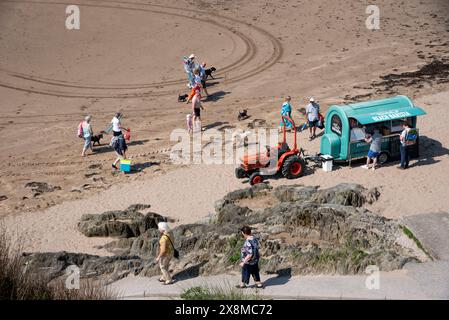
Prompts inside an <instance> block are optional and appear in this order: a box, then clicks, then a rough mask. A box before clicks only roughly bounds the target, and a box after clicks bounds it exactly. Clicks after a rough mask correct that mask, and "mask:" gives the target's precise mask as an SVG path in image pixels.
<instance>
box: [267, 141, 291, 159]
mask: <svg viewBox="0 0 449 320" xmlns="http://www.w3.org/2000/svg"><path fill="white" fill-rule="evenodd" d="M265 148H266V149H267V157H270V151H271V147H270V146H268V145H267V146H265ZM287 151H290V147H289V146H288V144H286V143H280V144H279V148H278V157H281V156H282V155H283V154H284V153H286V152H287Z"/></svg>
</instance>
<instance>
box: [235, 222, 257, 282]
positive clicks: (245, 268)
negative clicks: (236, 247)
mask: <svg viewBox="0 0 449 320" xmlns="http://www.w3.org/2000/svg"><path fill="white" fill-rule="evenodd" d="M240 232H241V234H242V236H243V237H244V238H245V242H244V243H243V247H242V249H241V262H240V267H241V268H242V282H241V283H240V285H238V286H237V288H241V289H244V288H246V287H247V286H248V284H249V278H250V276H253V279H254V281H255V282H256V287H257V288H263V285H262V283H261V282H260V274H259V258H260V255H259V241H258V240H257V238H256V237H254V236H253V235H252V234H251V228H250V227H248V226H244V227H243V228H242V229H240Z"/></svg>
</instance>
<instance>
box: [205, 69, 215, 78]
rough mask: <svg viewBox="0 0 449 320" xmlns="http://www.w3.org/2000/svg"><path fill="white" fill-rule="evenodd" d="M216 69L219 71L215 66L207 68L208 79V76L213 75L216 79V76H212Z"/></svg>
mask: <svg viewBox="0 0 449 320" xmlns="http://www.w3.org/2000/svg"><path fill="white" fill-rule="evenodd" d="M215 71H217V69H216V68H214V67H212V68H209V69H206V80H207V78H208V77H211V78H212V79H215V78H214V77H213V76H212V73H213V72H215Z"/></svg>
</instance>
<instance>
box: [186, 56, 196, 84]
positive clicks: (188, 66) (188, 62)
mask: <svg viewBox="0 0 449 320" xmlns="http://www.w3.org/2000/svg"><path fill="white" fill-rule="evenodd" d="M194 60H195V55H194V54H193V53H192V54H191V55H190V56H189V57H188V58H187V59H184V71H185V73H187V78H188V80H189V83H188V87H189V88H193V85H194V81H193V68H194V67H195V62H194Z"/></svg>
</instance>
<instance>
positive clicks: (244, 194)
mask: <svg viewBox="0 0 449 320" xmlns="http://www.w3.org/2000/svg"><path fill="white" fill-rule="evenodd" d="M272 188H273V187H271V186H270V185H268V184H265V183H259V184H256V185H254V186H252V187H251V188H246V189H239V190H235V191H232V192H229V193H228V194H227V195H225V196H224V198H223V199H224V200H228V201H236V200H241V199H249V198H253V197H256V196H258V195H263V194H265V193H266V191H269V190H271V189H272Z"/></svg>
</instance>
